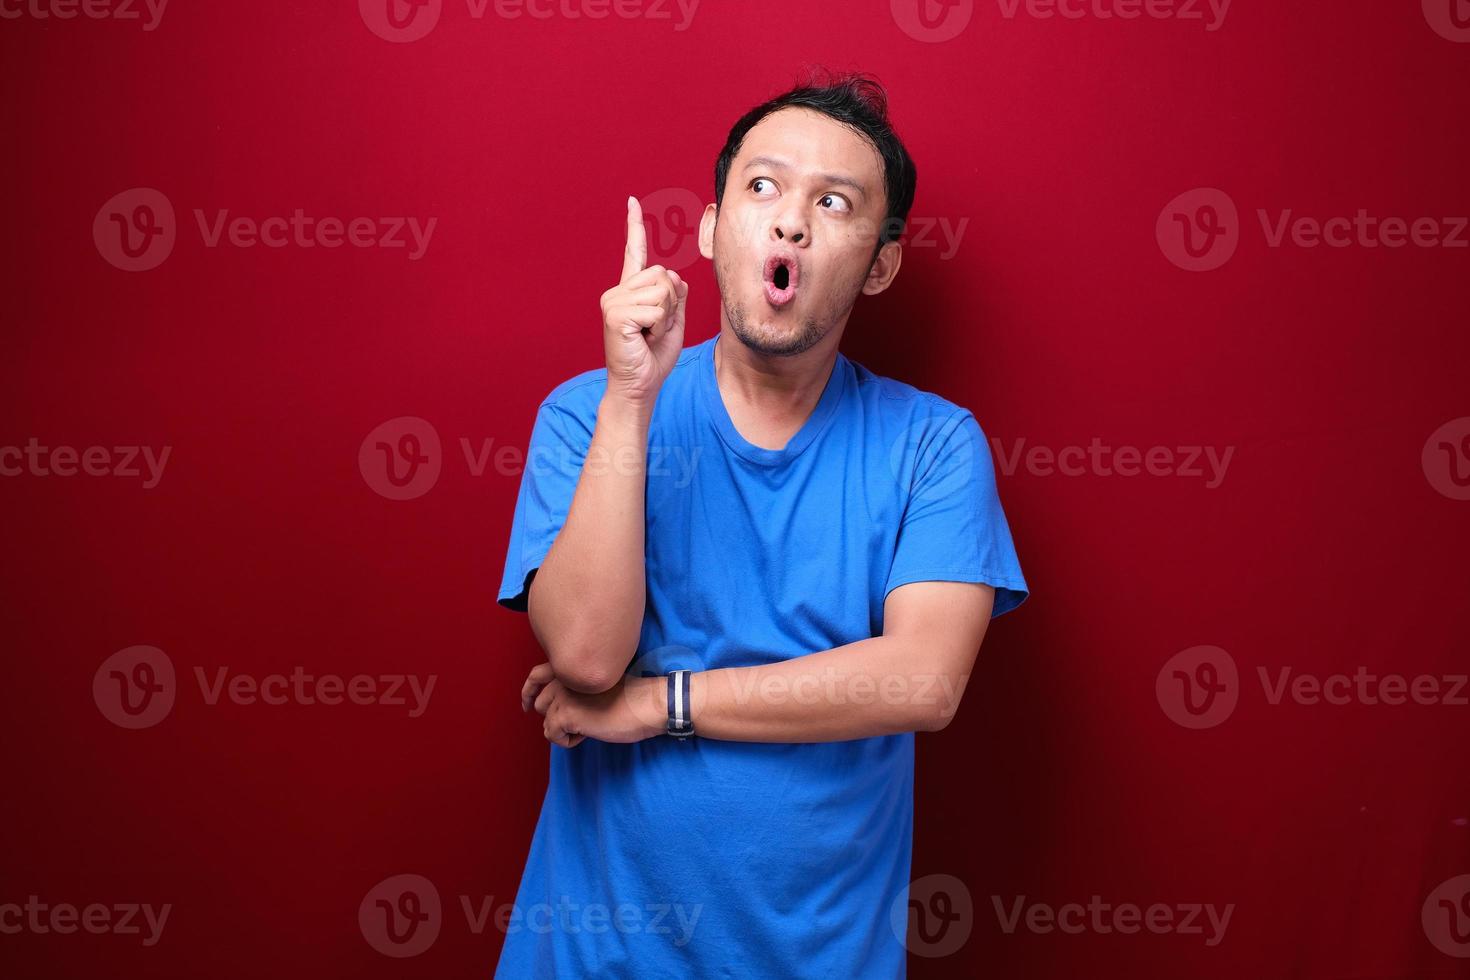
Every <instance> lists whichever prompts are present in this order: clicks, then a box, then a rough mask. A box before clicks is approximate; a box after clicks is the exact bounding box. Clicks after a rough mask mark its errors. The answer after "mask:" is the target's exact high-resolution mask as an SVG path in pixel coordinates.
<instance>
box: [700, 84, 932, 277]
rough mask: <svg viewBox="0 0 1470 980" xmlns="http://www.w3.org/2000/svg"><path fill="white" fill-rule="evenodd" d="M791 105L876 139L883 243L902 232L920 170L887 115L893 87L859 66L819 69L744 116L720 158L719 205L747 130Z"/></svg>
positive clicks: (717, 169)
mask: <svg viewBox="0 0 1470 980" xmlns="http://www.w3.org/2000/svg"><path fill="white" fill-rule="evenodd" d="M788 108H802V109H810V110H812V111H814V112H820V113H822V114H823V115H824V116H828V117H830V118H832V119H835V120H837V121H838V122H840V123H842V124H843V125H844V126H847V127H849V128H850V129H852V130H853V131H854V132H856V133H857V134H858V135H859V136H862V137H863V138H865V139H866V140H867V141H868V142H869V143H872V144H873V147H874V149H876V150H877V151H878V156H879V157H881V158H882V160H883V190H884V192H885V196H886V197H887V202H888V212H887V214H886V215H885V216H884V219H883V225H882V227H881V228H880V229H879V232H878V247H879V248H881V247H882V246H883V245H884V244H885V243H887V242H891V241H894V240H896V239H897V238H898V237H899V236H900V235H902V234H903V231H904V227H905V224H906V223H907V221H908V216H909V208H911V207H912V206H913V203H914V186H915V184H916V183H917V182H918V172H917V171H916V170H915V169H914V161H913V158H912V157H910V156H909V151H908V150H907V149H906V148H905V147H904V145H903V141H902V140H900V139H899V138H898V134H897V133H896V132H894V130H893V125H892V124H891V123H890V122H889V121H888V93H887V92H886V91H884V89H883V85H882V84H881V83H880V82H879V81H878V80H877V79H876V78H873V77H872V76H870V75H865V74H862V73H858V72H854V73H848V74H837V75H833V74H831V73H829V72H827V71H825V70H823V69H816V70H815V71H813V72H811V73H809V75H808V77H807V79H806V80H805V81H804V82H802V83H801V84H799V85H797V86H796V87H795V88H793V89H791V90H789V91H787V92H783V93H782V94H781V95H778V96H776V97H775V98H774V99H771V100H770V101H768V102H763V103H761V104H760V105H758V106H756V107H755V108H754V109H751V110H750V111H749V112H747V113H746V114H745V115H743V116H741V117H740V121H739V122H737V123H736V124H735V125H734V127H733V128H731V130H730V136H729V138H728V139H727V140H726V141H725V148H724V149H722V150H721V151H720V155H719V157H718V158H717V159H716V160H715V207H716V208H717V209H718V208H719V206H720V204H721V203H723V201H724V197H725V181H726V179H727V178H728V177H729V176H730V167H731V166H732V165H733V164H734V162H735V156H736V154H738V153H739V152H740V147H741V145H742V144H744V142H745V137H746V135H747V134H749V132H750V131H751V130H752V129H754V128H755V125H756V123H758V122H760V121H761V120H762V119H764V118H766V116H769V115H770V114H771V113H773V112H776V111H778V110H781V109H788ZM875 254H876V253H875Z"/></svg>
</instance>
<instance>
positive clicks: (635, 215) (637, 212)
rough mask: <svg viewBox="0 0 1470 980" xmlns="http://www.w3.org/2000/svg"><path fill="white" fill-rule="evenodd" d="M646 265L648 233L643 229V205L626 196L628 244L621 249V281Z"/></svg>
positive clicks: (624, 280)
mask: <svg viewBox="0 0 1470 980" xmlns="http://www.w3.org/2000/svg"><path fill="white" fill-rule="evenodd" d="M647 265H648V235H647V233H646V232H645V231H644V230H643V205H641V204H639V203H638V198H636V197H629V198H628V244H627V246H626V247H625V248H624V249H623V280H622V281H623V282H627V281H628V279H629V277H631V276H634V275H637V274H638V273H640V272H642V271H643V269H644V267H645V266H647Z"/></svg>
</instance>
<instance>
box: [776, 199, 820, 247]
mask: <svg viewBox="0 0 1470 980" xmlns="http://www.w3.org/2000/svg"><path fill="white" fill-rule="evenodd" d="M773 230H774V231H775V234H776V239H777V240H778V241H784V242H790V243H791V244H792V245H800V244H802V243H803V242H806V241H809V240H810V238H811V229H810V228H808V227H807V221H806V216H805V215H804V214H802V212H801V210H800V208H791V209H788V210H787V211H785V212H783V213H782V214H780V215H779V216H777V219H776V224H775V228H774V229H773Z"/></svg>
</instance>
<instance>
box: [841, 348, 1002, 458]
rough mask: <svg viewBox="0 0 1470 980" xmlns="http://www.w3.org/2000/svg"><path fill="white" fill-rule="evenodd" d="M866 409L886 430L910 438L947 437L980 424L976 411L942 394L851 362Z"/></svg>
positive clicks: (908, 439) (929, 438)
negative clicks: (958, 430) (956, 431)
mask: <svg viewBox="0 0 1470 980" xmlns="http://www.w3.org/2000/svg"><path fill="white" fill-rule="evenodd" d="M849 363H850V364H851V365H852V369H853V378H854V380H855V382H856V384H857V390H858V395H859V398H860V399H861V401H862V403H863V411H864V412H865V413H866V414H869V415H871V416H874V417H876V419H877V421H878V422H879V423H880V424H881V425H882V426H883V428H885V429H892V430H893V431H895V432H898V433H901V434H902V435H903V436H904V437H905V438H906V440H907V441H911V442H919V443H922V442H928V441H930V440H931V439H935V438H939V439H945V438H948V437H949V436H950V435H952V434H953V433H954V431H955V430H956V429H959V428H961V427H964V428H969V427H971V426H973V427H974V428H975V430H976V431H977V432H978V430H979V423H978V422H976V420H975V416H974V414H973V413H972V412H971V411H970V410H969V409H968V408H966V407H964V406H963V405H958V404H956V403H955V402H952V401H950V400H949V399H948V398H945V397H944V396H942V395H939V394H936V393H935V392H932V391H925V390H923V389H922V388H916V387H914V386H913V385H911V384H908V383H907V382H904V381H899V380H898V379H897V378H890V377H886V376H884V375H881V374H875V373H874V372H873V371H870V370H869V369H868V368H867V367H865V366H864V365H862V364H859V363H857V362H856V361H849Z"/></svg>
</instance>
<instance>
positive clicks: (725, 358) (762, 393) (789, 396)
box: [715, 325, 840, 419]
mask: <svg viewBox="0 0 1470 980" xmlns="http://www.w3.org/2000/svg"><path fill="white" fill-rule="evenodd" d="M833 333H834V334H835V333H840V331H834V332H833ZM837 339H838V338H837V337H836V336H833V335H831V334H829V335H828V336H826V337H824V338H822V340H821V342H820V343H818V344H817V345H816V346H814V347H812V348H810V349H808V350H804V351H802V352H801V353H800V354H796V355H794V356H791V357H778V356H772V355H768V354H762V353H760V352H758V351H753V350H751V349H750V348H749V347H746V346H745V345H744V344H743V343H741V342H740V338H738V337H736V336H735V332H734V331H733V330H732V329H730V328H729V327H727V326H724V325H722V326H721V327H720V334H719V337H718V339H717V340H716V341H715V381H716V382H717V383H718V385H719V388H720V393H721V394H723V395H725V396H726V397H727V398H735V399H738V400H739V401H740V402H742V403H744V404H746V405H749V406H751V407H752V408H754V409H756V410H757V411H759V412H760V413H761V414H762V415H763V416H765V417H767V418H771V419H780V418H786V417H797V418H801V419H804V418H806V416H807V415H809V414H810V413H811V410H812V409H813V408H814V407H815V406H816V404H817V402H818V401H820V400H821V397H822V392H823V391H825V390H826V387H827V381H828V379H830V378H831V376H832V367H833V365H834V364H836V363H837Z"/></svg>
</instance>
